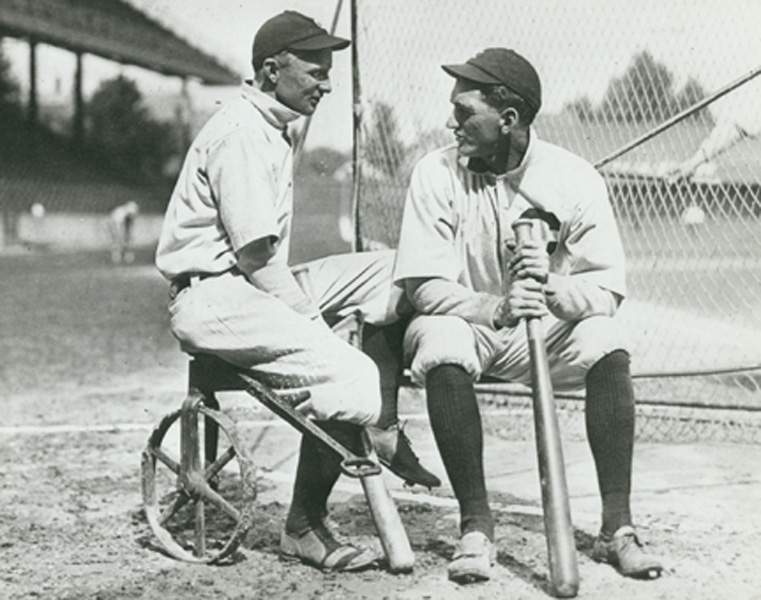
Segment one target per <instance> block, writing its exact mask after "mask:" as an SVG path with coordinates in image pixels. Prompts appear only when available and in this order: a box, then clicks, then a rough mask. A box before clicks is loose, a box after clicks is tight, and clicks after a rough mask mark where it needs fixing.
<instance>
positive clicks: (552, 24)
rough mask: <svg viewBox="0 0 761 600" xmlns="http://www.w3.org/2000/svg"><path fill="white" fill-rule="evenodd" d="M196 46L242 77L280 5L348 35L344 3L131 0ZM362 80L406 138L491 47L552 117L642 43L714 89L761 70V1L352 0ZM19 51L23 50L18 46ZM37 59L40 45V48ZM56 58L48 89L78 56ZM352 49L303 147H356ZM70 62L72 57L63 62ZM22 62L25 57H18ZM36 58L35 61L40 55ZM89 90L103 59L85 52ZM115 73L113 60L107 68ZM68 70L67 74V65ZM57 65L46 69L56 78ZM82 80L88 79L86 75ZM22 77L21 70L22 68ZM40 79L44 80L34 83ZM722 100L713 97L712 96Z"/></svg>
mask: <svg viewBox="0 0 761 600" xmlns="http://www.w3.org/2000/svg"><path fill="white" fill-rule="evenodd" d="M128 1H129V2H130V3H132V4H133V5H134V6H135V7H137V8H139V9H140V10H142V11H144V12H145V13H146V14H148V15H149V16H150V17H152V18H153V19H155V20H157V21H159V22H160V23H161V24H163V25H164V26H166V27H167V28H169V29H171V30H172V31H174V32H175V33H176V34H177V35H179V36H180V37H182V38H183V39H185V40H187V41H188V42H189V43H191V44H192V45H194V46H196V47H198V48H200V49H201V50H203V51H205V52H207V53H209V54H212V55H214V56H215V57H217V58H218V59H219V60H220V61H221V62H223V63H224V64H226V65H228V66H230V67H231V68H232V69H233V70H234V71H236V72H237V73H239V74H240V76H241V78H244V77H249V76H250V75H251V70H250V62H249V61H250V52H251V42H252V39H253V35H254V33H255V31H256V29H257V28H258V27H259V26H260V25H261V24H262V23H263V22H264V21H265V20H266V19H268V18H270V17H272V16H274V15H276V14H278V13H279V12H281V11H282V10H285V9H286V8H288V9H294V10H298V11H300V12H303V13H305V14H307V15H310V16H312V17H314V18H315V19H316V20H317V21H318V22H320V23H321V24H322V25H323V26H324V27H326V28H330V26H331V23H332V22H333V19H334V16H335V13H336V8H337V6H339V4H340V5H341V11H340V18H339V19H338V22H337V30H336V33H337V34H338V35H342V36H344V37H351V33H350V19H349V5H350V3H351V1H350V0H343V1H342V2H338V1H337V0H289V1H288V2H284V1H283V0H214V1H212V0H128ZM357 3H358V5H359V6H360V11H359V18H358V23H359V27H358V29H359V32H360V36H359V39H358V40H356V43H357V44H359V50H360V53H361V55H362V63H361V65H360V69H361V86H362V91H363V105H362V108H363V110H365V111H369V110H371V109H372V103H373V102H379V101H383V102H386V103H389V104H391V105H393V106H394V107H395V109H396V111H397V113H398V114H399V115H400V126H401V128H402V130H403V131H404V132H405V135H407V136H415V135H419V134H420V132H421V131H426V130H428V129H430V128H434V127H440V126H441V125H442V124H443V123H444V121H445V120H446V118H447V115H448V111H449V104H448V96H449V90H450V88H451V83H452V82H451V80H450V79H449V78H448V77H447V76H446V75H445V74H444V73H443V71H441V69H440V65H441V64H443V63H449V62H462V61H464V60H466V59H467V58H469V57H470V56H472V55H473V54H474V53H476V52H477V51H479V50H480V49H483V48H485V47H489V46H507V47H512V48H515V49H516V50H518V51H519V52H521V53H522V54H524V55H525V56H526V57H527V58H529V59H530V60H531V61H532V63H533V64H534V65H535V66H536V67H537V70H538V71H539V73H540V76H541V78H542V84H543V97H544V106H543V111H544V112H550V113H552V112H557V111H559V110H560V109H561V108H562V107H563V105H564V104H566V103H567V102H569V101H572V100H574V99H577V98H578V97H580V96H588V97H589V98H590V99H591V100H593V101H595V100H599V98H600V97H601V96H602V95H603V93H604V92H605V89H606V87H607V85H608V83H609V81H610V80H611V78H612V77H616V76H620V75H621V74H622V73H623V72H624V70H625V69H626V67H627V66H628V64H629V62H630V60H631V58H632V56H633V55H634V54H635V53H637V52H640V51H643V50H647V51H649V52H651V53H652V54H653V55H654V57H655V58H656V59H657V60H659V61H660V62H662V63H664V64H666V65H667V66H668V68H669V69H670V71H671V72H672V73H673V74H674V76H675V82H674V84H675V87H679V86H681V85H684V83H685V82H686V81H687V79H688V78H690V77H692V78H695V79H697V80H698V81H699V82H700V83H701V84H702V85H703V86H704V87H705V89H706V90H707V91H709V92H710V91H713V90H715V89H717V88H719V87H721V86H723V85H725V84H726V83H729V82H730V81H732V80H734V79H736V78H737V77H739V76H741V75H743V74H744V73H746V72H748V71H749V70H751V69H753V68H755V67H758V66H761V34H759V32H758V24H759V23H761V0H667V1H664V0H636V1H635V0H573V1H570V0H532V1H531V2H528V3H527V2H525V0H470V1H469V2H463V0H357ZM19 52H20V53H23V50H19ZM41 54H42V55H43V58H44V56H45V54H44V52H41ZM55 54H56V53H55V51H48V55H51V56H50V57H49V58H47V59H46V60H48V63H47V64H51V65H52V64H55V65H63V68H61V67H60V66H57V67H56V68H53V69H48V70H47V71H46V70H45V69H43V68H41V69H40V72H41V77H43V78H47V80H46V84H47V86H48V88H50V87H52V88H55V87H56V86H58V87H60V86H61V82H60V78H61V75H60V73H61V72H63V73H67V72H71V71H73V58H72V57H71V56H70V55H69V56H58V57H57V58H56V57H55V56H52V55H55ZM58 54H61V53H60V52H59V53H58ZM350 60H351V53H350V52H349V51H343V52H338V53H336V54H335V55H334V68H333V72H332V74H331V80H332V84H333V92H332V93H331V94H330V95H329V96H328V97H326V98H325V99H324V100H323V102H322V104H321V106H320V107H319V108H318V111H317V113H316V115H315V117H314V119H313V121H312V123H311V127H310V131H309V137H308V139H307V147H310V146H319V145H326V146H332V147H336V148H338V149H341V150H348V149H349V148H351V143H352V110H353V107H352V81H351V62H350ZM67 61H68V62H67ZM19 62H20V64H22V65H24V64H25V62H24V61H23V60H20V61H19ZM41 62H42V60H41ZM85 66H86V70H85V75H86V79H85V87H86V89H85V93H86V94H87V93H88V92H89V93H91V92H92V90H93V89H94V88H95V87H96V86H97V83H98V81H99V79H98V78H99V77H102V75H101V74H103V73H106V72H108V70H109V65H107V64H105V61H99V59H97V58H93V57H87V59H86V64H85ZM110 68H111V70H113V65H111V66H110ZM69 69H71V71H69ZM121 71H122V72H125V71H126V72H127V73H128V74H130V73H133V72H134V73H136V74H137V76H139V77H140V78H141V79H142V80H143V81H144V82H145V83H144V87H143V89H147V90H148V91H149V93H151V94H158V95H161V94H169V93H173V91H174V90H176V89H177V87H178V85H179V83H178V82H177V81H167V80H166V78H159V77H156V76H151V75H149V74H146V73H143V72H139V71H140V70H132V71H130V70H129V69H124V68H121ZM51 72H52V75H51ZM88 76H89V79H88ZM21 77H22V78H23V73H21ZM65 85H66V83H64V87H65ZM42 87H44V86H41V88H42ZM235 93H236V90H235V89H234V88H210V89H203V90H201V89H197V88H196V89H195V93H194V98H195V102H196V103H197V106H198V107H199V109H208V107H210V106H213V105H214V104H215V103H218V102H222V101H224V100H226V99H227V98H229V97H232V96H233V95H234V94H235ZM717 106H718V103H717Z"/></svg>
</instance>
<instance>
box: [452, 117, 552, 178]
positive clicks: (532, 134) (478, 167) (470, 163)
mask: <svg viewBox="0 0 761 600" xmlns="http://www.w3.org/2000/svg"><path fill="white" fill-rule="evenodd" d="M536 139H537V135H536V131H535V130H534V128H533V127H530V128H529V135H528V146H526V152H525V153H524V154H523V158H522V159H521V162H520V163H519V164H518V166H517V167H515V168H514V169H511V170H510V171H506V172H505V173H493V172H492V171H490V170H489V167H488V166H487V165H486V163H485V162H484V161H483V160H481V159H480V158H468V157H466V156H460V157H459V159H458V160H459V162H460V165H462V166H463V167H465V168H466V169H467V170H468V171H470V172H472V173H477V174H479V175H485V176H487V177H490V178H492V179H494V180H496V181H501V180H504V179H507V180H510V179H520V178H521V177H522V176H523V173H524V171H525V170H526V168H527V167H528V163H529V162H530V160H531V155H532V154H533V151H534V146H535V140H536Z"/></svg>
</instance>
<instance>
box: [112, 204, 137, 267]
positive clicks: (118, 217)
mask: <svg viewBox="0 0 761 600" xmlns="http://www.w3.org/2000/svg"><path fill="white" fill-rule="evenodd" d="M139 212H140V206H139V205H138V203H137V202H135V201H134V200H130V201H129V202H125V203H124V204H121V205H119V206H117V207H116V208H115V209H114V210H112V211H111V214H110V215H109V216H108V231H109V233H110V234H111V262H113V263H114V264H115V265H119V264H122V263H125V264H131V263H133V262H134V261H135V254H134V252H132V228H133V227H134V225H135V219H136V218H137V214H138V213H139Z"/></svg>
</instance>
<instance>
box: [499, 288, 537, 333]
mask: <svg viewBox="0 0 761 600" xmlns="http://www.w3.org/2000/svg"><path fill="white" fill-rule="evenodd" d="M547 312H548V310H547V301H546V299H545V297H544V284H542V283H540V282H538V281H537V280H536V279H534V278H532V277H526V278H524V279H513V280H512V281H511V282H510V288H509V289H508V291H507V295H506V296H505V297H504V298H503V299H502V301H501V302H500V303H499V305H498V306H497V310H496V311H495V313H494V319H493V320H494V326H495V327H496V328H497V329H501V328H502V327H515V326H516V325H517V324H518V321H519V320H520V319H522V318H524V317H543V316H545V315H546V314H547Z"/></svg>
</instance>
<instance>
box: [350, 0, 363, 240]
mask: <svg viewBox="0 0 761 600" xmlns="http://www.w3.org/2000/svg"><path fill="white" fill-rule="evenodd" d="M350 14H351V40H352V44H351V89H352V100H351V105H352V119H353V126H352V141H353V143H352V156H351V159H352V194H351V214H352V218H353V219H354V240H353V244H352V245H353V248H352V251H354V252H361V251H362V238H361V235H360V232H361V228H360V222H359V204H360V191H361V188H360V181H361V175H362V162H361V156H362V152H361V150H362V104H361V101H362V96H361V91H362V88H361V86H360V81H359V52H358V51H357V40H358V37H357V0H351V8H350Z"/></svg>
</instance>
